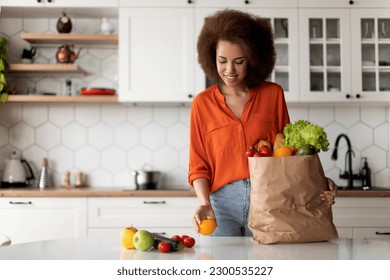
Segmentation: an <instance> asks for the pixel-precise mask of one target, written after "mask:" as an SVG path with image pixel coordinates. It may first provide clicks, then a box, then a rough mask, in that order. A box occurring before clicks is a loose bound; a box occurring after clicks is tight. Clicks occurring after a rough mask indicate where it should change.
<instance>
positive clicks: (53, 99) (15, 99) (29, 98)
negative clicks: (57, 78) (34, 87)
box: [7, 94, 118, 103]
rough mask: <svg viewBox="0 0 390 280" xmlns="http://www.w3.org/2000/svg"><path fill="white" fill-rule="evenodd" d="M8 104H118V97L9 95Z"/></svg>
mask: <svg viewBox="0 0 390 280" xmlns="http://www.w3.org/2000/svg"><path fill="white" fill-rule="evenodd" d="M7 103H118V96H117V95H107V96H103V95H88V96H57V95H19V94H16V95H9V96H8V100H7Z"/></svg>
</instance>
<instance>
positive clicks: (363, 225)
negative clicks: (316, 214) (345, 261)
mask: <svg viewBox="0 0 390 280" xmlns="http://www.w3.org/2000/svg"><path fill="white" fill-rule="evenodd" d="M333 220H334V223H335V225H336V227H337V231H338V233H339V237H340V238H354V239H362V238H390V197H337V198H336V204H335V205H334V206H333Z"/></svg>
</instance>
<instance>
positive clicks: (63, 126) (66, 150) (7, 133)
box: [0, 104, 390, 189]
mask: <svg viewBox="0 0 390 280" xmlns="http://www.w3.org/2000/svg"><path fill="white" fill-rule="evenodd" d="M57 110H58V111H59V112H66V114H67V115H70V116H74V118H70V119H69V120H68V121H65V122H59V121H58V119H57V118H56V117H54V116H53V115H55V114H52V113H49V114H46V113H42V112H54V111H57ZM84 110H85V111H84ZM11 112H20V114H10V113H11ZM32 112H36V113H35V114H32ZM344 112H345V114H344ZM89 113H90V114H89ZM189 113H190V108H189V106H171V107H162V108H160V107H158V106H157V107H142V106H138V107H133V106H124V105H119V104H118V105H107V106H104V105H103V106H102V105H89V106H86V105H44V106H42V105H30V106H21V105H11V104H9V105H6V106H2V107H0V120H2V122H1V125H0V159H1V161H0V170H2V169H3V166H4V159H5V158H6V157H8V156H9V155H10V154H11V151H13V150H16V151H17V152H19V153H20V154H21V155H22V156H23V158H25V159H27V160H28V161H29V162H30V163H31V164H32V165H33V169H34V170H35V171H36V173H37V174H38V171H39V167H40V164H41V160H42V158H43V157H48V158H49V167H50V172H51V174H52V179H53V182H55V184H60V183H61V180H62V175H63V173H64V172H65V171H71V172H72V174H74V175H75V174H76V172H77V171H81V172H84V173H86V174H87V175H88V177H87V178H88V183H89V184H90V185H93V186H95V187H112V186H113V187H118V188H134V187H135V186H134V182H133V181H134V180H133V178H132V176H131V174H130V171H131V170H133V169H140V168H142V166H143V165H144V164H149V166H148V167H150V168H152V169H156V170H160V171H162V172H163V174H164V176H163V182H162V186H163V187H164V188H179V189H182V188H188V184H187V167H188V146H189ZM290 114H291V119H292V121H295V120H297V119H302V118H303V119H306V120H309V121H311V122H313V123H317V124H319V125H321V126H323V127H324V128H325V131H326V132H327V134H328V137H329V141H330V150H329V151H328V152H326V153H324V152H321V153H320V158H321V161H322V163H323V166H324V169H325V172H326V174H327V176H329V177H330V178H332V179H334V180H335V181H336V182H337V183H338V184H339V185H344V184H345V183H346V182H345V181H344V180H341V179H338V175H339V173H340V171H341V170H344V168H345V162H344V154H345V151H346V142H345V141H344V140H343V139H342V140H341V141H342V142H340V146H339V149H340V150H339V159H338V160H337V161H336V162H335V161H332V160H331V159H330V156H331V153H332V150H333V147H334V142H335V139H336V137H337V136H338V135H339V134H340V133H346V134H347V135H348V136H349V137H350V139H351V142H352V146H353V150H354V152H355V157H354V158H353V167H354V171H355V172H358V170H359V168H360V167H361V158H362V157H367V158H368V161H369V165H370V166H371V169H372V173H373V183H374V184H375V185H377V186H380V187H390V161H389V159H388V158H389V111H388V109H387V108H384V107H377V108H350V107H348V108H342V107H315V106H314V107H307V106H297V105H294V106H290ZM20 115H22V116H23V117H20ZM27 115H30V116H31V117H30V120H29V122H28V123H27V122H26V120H25V119H24V116H27ZM3 116H4V118H3ZM42 116H45V118H42ZM59 119H60V118H59ZM65 119H66V118H65ZM5 120H6V122H4V121H5ZM7 124H8V125H7Z"/></svg>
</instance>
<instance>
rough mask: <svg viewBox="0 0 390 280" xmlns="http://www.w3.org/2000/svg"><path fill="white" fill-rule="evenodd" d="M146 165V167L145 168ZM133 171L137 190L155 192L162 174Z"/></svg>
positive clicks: (142, 170)
mask: <svg viewBox="0 0 390 280" xmlns="http://www.w3.org/2000/svg"><path fill="white" fill-rule="evenodd" d="M145 166H146V165H144V167H145ZM144 167H143V168H142V169H141V170H133V171H132V172H131V174H132V175H133V176H134V182H135V185H136V187H137V190H155V189H157V186H158V184H159V181H160V176H161V172H160V171H153V170H145V169H144Z"/></svg>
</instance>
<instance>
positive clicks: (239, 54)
mask: <svg viewBox="0 0 390 280" xmlns="http://www.w3.org/2000/svg"><path fill="white" fill-rule="evenodd" d="M216 59H217V61H216V64H217V71H218V74H219V76H220V77H221V80H222V81H223V82H224V83H225V85H226V86H228V87H235V88H245V87H246V85H245V82H244V79H245V76H246V70H247V66H248V62H247V58H246V57H245V55H244V52H243V50H242V48H241V47H240V46H239V45H238V44H235V43H232V42H228V41H223V40H220V41H218V44H217V54H216Z"/></svg>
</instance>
